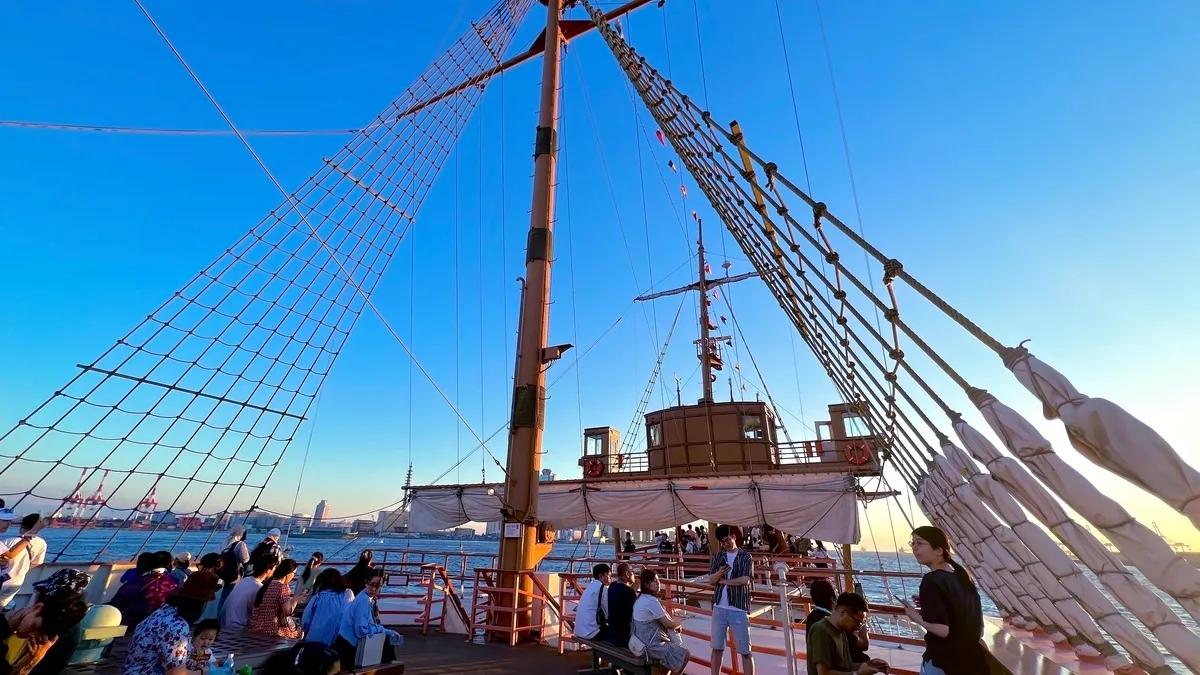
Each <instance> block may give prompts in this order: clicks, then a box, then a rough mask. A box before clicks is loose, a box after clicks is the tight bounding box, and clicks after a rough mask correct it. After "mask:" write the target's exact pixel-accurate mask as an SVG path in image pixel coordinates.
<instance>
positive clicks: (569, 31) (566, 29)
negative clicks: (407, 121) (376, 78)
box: [396, 0, 650, 120]
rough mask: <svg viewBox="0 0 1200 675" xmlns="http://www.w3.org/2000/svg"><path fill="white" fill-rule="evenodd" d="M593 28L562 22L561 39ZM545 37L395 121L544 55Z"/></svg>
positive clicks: (635, 3)
mask: <svg viewBox="0 0 1200 675" xmlns="http://www.w3.org/2000/svg"><path fill="white" fill-rule="evenodd" d="M648 4H650V0H631V1H630V2H627V3H625V4H624V5H621V6H620V7H618V8H616V9H614V10H613V11H611V12H609V13H607V14H605V15H604V19H605V20H606V21H612V20H614V19H619V18H621V17H622V16H625V15H626V14H628V13H630V12H632V11H633V10H635V9H638V8H640V7H643V6H645V5H648ZM595 27H596V24H595V23H594V22H592V21H563V22H562V25H561V30H562V35H561V38H562V40H563V41H564V42H565V41H569V40H572V39H574V38H576V37H578V36H580V35H583V34H584V33H587V32H588V31H591V30H592V29H594V28H595ZM545 35H546V34H544V33H543V34H542V35H540V36H538V39H537V40H534V42H533V45H532V46H531V47H530V48H529V50H528V51H525V52H523V53H521V54H518V55H516V56H514V57H512V58H511V59H508V60H507V61H505V62H503V63H500V64H498V65H496V66H493V67H491V68H488V69H487V70H485V71H483V72H482V73H480V74H478V75H476V76H474V77H471V78H468V79H466V80H463V81H462V82H460V83H459V84H456V85H454V86H453V87H451V88H449V89H447V90H446V91H443V92H441V93H440V94H435V95H433V96H432V97H430V98H428V99H425V100H424V101H421V102H420V103H416V104H414V105H412V106H411V107H409V108H406V109H405V110H403V111H402V112H401V113H400V114H399V115H396V119H398V120H399V119H404V118H405V117H407V116H409V115H411V114H413V113H415V112H418V111H420V110H424V109H425V108H428V107H429V106H431V105H433V104H434V103H437V102H438V101H444V100H445V99H447V98H449V97H451V96H453V95H455V94H457V93H458V92H460V91H462V90H464V89H466V88H467V87H471V86H474V85H477V84H479V83H480V82H486V81H487V80H488V78H490V77H492V76H493V75H499V74H500V73H503V72H504V71H506V70H508V69H510V68H513V67H514V66H519V65H521V64H522V63H525V62H526V61H529V60H531V59H534V58H537V57H539V56H542V55H543V54H545V53H546V48H545V42H544V41H545Z"/></svg>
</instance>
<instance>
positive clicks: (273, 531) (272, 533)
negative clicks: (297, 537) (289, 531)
mask: <svg viewBox="0 0 1200 675" xmlns="http://www.w3.org/2000/svg"><path fill="white" fill-rule="evenodd" d="M281 534H283V533H282V532H280V531H279V528H278V527H272V528H271V529H269V530H267V536H268V537H275V538H277V539H278V538H279V535H281Z"/></svg>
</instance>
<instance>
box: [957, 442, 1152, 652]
mask: <svg viewBox="0 0 1200 675" xmlns="http://www.w3.org/2000/svg"><path fill="white" fill-rule="evenodd" d="M942 452H943V453H944V454H945V457H946V459H947V461H948V463H949V465H951V466H953V467H954V468H955V469H957V471H958V473H960V474H961V475H962V476H963V477H964V478H966V479H967V482H968V484H969V485H970V486H971V489H972V491H973V492H974V494H975V495H976V496H977V497H979V498H980V499H981V500H982V501H983V502H984V503H986V504H987V505H988V506H990V507H991V509H992V511H993V512H994V513H995V514H996V516H997V517H999V519H1000V520H1001V521H1002V522H1004V523H1006V524H1007V525H1008V526H1009V527H1011V528H1012V533H1013V535H1014V536H1016V537H1018V538H1019V540H1020V542H1021V544H1023V545H1024V546H1027V547H1028V548H1029V550H1030V552H1031V553H1032V554H1033V555H1034V557H1035V558H1036V562H1035V563H1034V564H1033V565H1031V567H1030V569H1031V570H1033V572H1034V573H1035V574H1038V575H1039V576H1042V575H1043V574H1050V575H1051V576H1053V577H1054V578H1055V579H1056V580H1057V581H1058V582H1059V583H1060V584H1061V585H1062V587H1063V588H1064V589H1065V590H1066V591H1067V592H1068V593H1070V595H1071V597H1072V598H1074V599H1075V600H1076V601H1077V602H1078V603H1079V607H1080V608H1082V609H1083V610H1084V611H1085V612H1087V614H1088V616H1090V617H1091V618H1092V619H1093V620H1095V622H1096V623H1097V624H1098V625H1099V626H1100V627H1101V628H1103V629H1104V631H1105V632H1106V633H1108V635H1110V636H1112V639H1113V640H1115V641H1116V642H1117V644H1119V645H1121V646H1122V647H1123V648H1124V649H1125V650H1126V651H1128V652H1129V653H1130V654H1131V655H1133V658H1134V659H1135V660H1136V661H1138V662H1139V663H1141V664H1143V665H1145V666H1149V667H1150V668H1157V667H1161V666H1163V665H1165V664H1166V660H1165V659H1164V658H1163V657H1162V654H1161V653H1159V650H1158V648H1157V647H1155V646H1154V643H1152V642H1151V641H1150V640H1149V639H1147V638H1146V636H1145V635H1144V634H1143V633H1142V632H1141V631H1140V630H1138V628H1137V626H1135V625H1134V624H1133V622H1132V621H1130V620H1129V619H1127V618H1125V615H1123V614H1121V613H1120V611H1118V610H1117V607H1116V606H1115V605H1113V603H1112V601H1110V600H1109V599H1108V596H1106V595H1104V593H1103V592H1101V591H1100V589H1099V588H1097V587H1096V585H1095V584H1093V583H1092V581H1091V580H1090V579H1088V578H1087V577H1086V576H1084V574H1083V570H1081V569H1080V568H1079V566H1078V565H1076V564H1075V562H1074V561H1073V560H1071V558H1070V557H1069V556H1067V554H1066V553H1064V552H1063V550H1062V549H1061V548H1059V547H1058V544H1057V543H1055V541H1054V540H1053V539H1051V537H1050V535H1049V534H1046V531H1045V530H1043V529H1042V528H1040V527H1038V526H1037V525H1035V524H1034V523H1032V522H1030V521H1029V518H1028V517H1027V516H1026V514H1025V511H1024V510H1023V509H1022V508H1021V506H1020V505H1019V504H1017V502H1016V501H1015V500H1014V499H1013V497H1012V495H1010V494H1009V493H1008V491H1007V490H1005V489H1004V485H1003V484H1001V483H1000V482H998V481H996V480H993V478H992V477H991V476H989V475H987V474H985V473H983V472H981V471H980V470H979V467H978V465H977V464H975V462H974V461H973V460H972V459H971V458H970V457H968V456H967V453H966V452H965V451H963V449H962V448H960V447H958V446H956V445H954V444H953V443H950V442H946V443H943V444H942ZM938 464H939V466H941V465H942V464H943V463H942V462H938ZM1064 614H1065V615H1066V616H1067V617H1068V618H1070V617H1071V616H1072V615H1073V612H1072V611H1071V610H1069V609H1065V610H1064ZM1077 625H1078V624H1077ZM1108 658H1111V657H1109V656H1108V655H1106V662H1107V659H1108ZM1114 667H1115V666H1112V665H1110V666H1109V668H1114Z"/></svg>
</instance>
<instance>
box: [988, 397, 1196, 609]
mask: <svg viewBox="0 0 1200 675" xmlns="http://www.w3.org/2000/svg"><path fill="white" fill-rule="evenodd" d="M972 400H973V402H974V403H975V404H976V406H978V407H979V411H980V412H981V413H983V417H984V419H985V420H987V423H988V425H989V426H990V427H991V428H992V430H993V431H995V432H996V434H997V435H998V436H999V437H1000V438H1001V439H1002V440H1003V441H1004V444H1005V446H1007V447H1008V449H1009V451H1010V452H1012V453H1013V455H1015V456H1016V457H1018V458H1020V460H1021V462H1022V463H1023V464H1024V465H1025V466H1027V467H1029V470H1030V471H1032V472H1033V474H1034V475H1035V476H1037V477H1038V479H1039V480H1040V481H1041V482H1042V483H1044V484H1045V485H1046V486H1047V487H1049V488H1050V489H1051V490H1053V491H1054V493H1055V494H1057V495H1058V496H1059V497H1061V498H1062V499H1063V501H1065V502H1066V503H1067V504H1068V505H1069V506H1070V507H1071V508H1073V509H1074V510H1075V511H1076V512H1077V513H1079V515H1081V516H1083V517H1084V518H1086V519H1087V521H1088V522H1089V523H1091V524H1092V525H1094V526H1095V527H1096V528H1097V529H1099V530H1100V531H1101V532H1103V533H1104V536H1106V537H1108V540H1109V541H1111V542H1112V543H1113V545H1114V546H1116V547H1117V550H1119V551H1120V552H1121V553H1122V554H1124V556H1125V558H1126V559H1127V560H1128V561H1129V562H1130V564H1132V565H1134V566H1135V567H1137V568H1138V570H1139V571H1140V572H1141V573H1142V574H1144V575H1145V576H1146V578H1147V579H1149V580H1150V581H1151V582H1152V583H1153V584H1154V585H1155V586H1158V587H1159V588H1160V589H1162V590H1163V591H1165V592H1166V593H1167V594H1168V595H1170V596H1171V597H1172V598H1174V599H1175V601H1176V602H1178V603H1179V604H1180V606H1182V607H1183V608H1184V609H1185V610H1187V612H1188V613H1189V614H1191V615H1192V617H1193V618H1194V619H1196V620H1198V621H1200V570H1197V569H1196V568H1195V567H1193V566H1192V565H1190V564H1189V563H1188V562H1187V561H1186V560H1184V559H1183V558H1181V557H1180V556H1179V555H1178V554H1176V553H1175V551H1174V550H1172V549H1171V547H1170V546H1169V545H1168V544H1167V542H1165V541H1163V538H1162V537H1161V536H1159V535H1157V534H1155V533H1154V531H1153V530H1151V529H1150V528H1148V527H1146V526H1145V525H1142V524H1141V523H1139V522H1138V521H1137V519H1136V518H1134V517H1133V516H1132V515H1130V513H1129V511H1127V510H1126V509H1125V508H1124V507H1123V506H1121V505H1120V504H1118V503H1117V502H1116V501H1115V500H1113V499H1111V498H1109V497H1108V496H1107V495H1105V494H1104V493H1103V492H1101V491H1100V490H1099V489H1098V488H1097V487H1096V486H1095V485H1092V483H1091V481H1089V480H1088V479H1087V478H1084V477H1083V475H1082V474H1080V473H1079V471H1077V470H1076V469H1075V468H1074V467H1072V466H1070V465H1069V464H1067V462H1066V461H1065V460H1063V458H1061V457H1059V456H1058V454H1057V453H1055V452H1054V448H1053V447H1051V445H1050V441H1048V440H1046V437H1044V436H1042V434H1041V433H1040V432H1039V431H1038V430H1037V429H1035V428H1034V426H1033V425H1032V424H1030V423H1029V421H1028V420H1026V419H1025V418H1024V417H1022V416H1021V415H1019V414H1018V413H1017V412H1016V411H1015V410H1013V409H1012V408H1009V407H1008V406H1006V405H1004V404H1003V403H1001V402H1000V401H998V400H997V399H996V398H995V397H994V396H991V395H990V394H986V393H984V394H983V395H975V396H972Z"/></svg>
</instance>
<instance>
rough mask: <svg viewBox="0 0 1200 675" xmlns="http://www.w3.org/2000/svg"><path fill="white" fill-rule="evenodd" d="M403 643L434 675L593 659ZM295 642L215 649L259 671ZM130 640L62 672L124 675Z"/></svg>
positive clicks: (451, 638)
mask: <svg viewBox="0 0 1200 675" xmlns="http://www.w3.org/2000/svg"><path fill="white" fill-rule="evenodd" d="M400 633H401V635H404V636H405V642H404V645H403V646H401V647H400V648H399V649H397V650H396V656H397V660H399V661H400V662H401V663H403V664H404V672H405V675H433V674H434V673H449V674H454V673H464V674H465V673H472V674H473V675H517V674H518V673H520V674H525V673H537V674H538V675H575V674H576V673H577V672H578V671H579V669H580V668H582V667H585V666H587V665H588V664H590V663H591V660H590V656H589V655H588V654H587V653H582V652H581V653H571V652H568V653H567V654H564V655H562V656H560V655H559V654H558V651H557V650H555V649H552V648H550V647H546V646H543V645H533V644H530V645H519V646H517V647H509V646H508V645H506V644H467V642H466V638H465V637H464V636H462V635H451V634H443V633H439V634H432V635H421V633H420V631H419V630H418V629H415V628H413V629H405V628H401V629H400ZM293 644H295V642H294V641H292V640H284V639H278V638H272V637H268V636H264V635H258V634H255V633H222V634H221V637H220V638H219V639H218V640H217V643H216V645H214V647H213V653H215V654H229V653H232V654H233V655H234V657H233V658H234V662H235V663H236V664H237V667H239V668H240V667H242V666H244V665H247V664H249V665H251V666H254V668H255V672H265V671H264V666H265V665H266V664H267V662H268V661H269V660H271V658H272V657H273V656H275V655H277V654H282V653H285V652H287V650H289V649H291V647H292V645H293ZM128 648H129V638H127V637H125V638H118V639H117V640H114V641H113V646H112V650H111V651H110V652H109V654H108V656H106V657H105V658H104V659H102V660H100V661H98V662H96V663H91V664H85V665H73V666H68V667H67V668H66V670H64V671H63V673H64V675H120V673H121V670H122V666H123V665H124V663H125V653H126V651H127V650H128Z"/></svg>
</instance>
